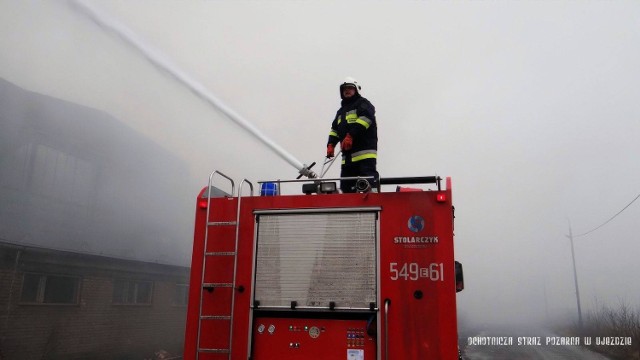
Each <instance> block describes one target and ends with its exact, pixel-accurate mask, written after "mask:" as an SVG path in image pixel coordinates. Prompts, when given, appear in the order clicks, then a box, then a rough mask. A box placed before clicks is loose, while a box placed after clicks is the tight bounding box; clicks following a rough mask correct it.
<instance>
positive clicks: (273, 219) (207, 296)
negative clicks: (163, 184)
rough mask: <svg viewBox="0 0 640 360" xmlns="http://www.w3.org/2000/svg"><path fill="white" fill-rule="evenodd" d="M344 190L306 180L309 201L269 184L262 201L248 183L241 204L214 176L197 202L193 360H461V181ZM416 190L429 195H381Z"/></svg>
mask: <svg viewBox="0 0 640 360" xmlns="http://www.w3.org/2000/svg"><path fill="white" fill-rule="evenodd" d="M335 180H338V179H326V180H325V179H321V180H313V179H312V180H304V182H305V183H303V184H302V188H303V194H299V195H280V194H279V191H278V190H279V189H280V188H281V186H282V185H283V183H286V182H287V181H273V182H259V184H260V188H261V190H260V196H257V195H256V196H254V195H253V184H252V183H251V182H249V181H248V180H246V179H245V180H243V181H242V182H241V183H240V185H239V189H238V191H237V193H236V189H235V182H234V181H233V180H232V179H231V178H229V177H227V176H226V175H224V174H222V173H220V172H218V171H216V172H214V173H212V175H211V177H210V178H209V184H208V186H207V187H205V188H204V189H203V190H202V192H201V193H200V194H199V196H198V199H197V206H196V221H195V238H194V244H193V257H192V265H191V280H190V281H191V283H190V290H189V305H188V313H187V326H186V337H185V352H184V358H185V359H188V360H192V359H201V360H213V359H215V360H218V359H234V360H240V359H242V360H246V359H251V360H288V359H316V360H317V359H322V360H325V359H340V360H374V359H375V360H407V359H412V360H422V359H451V360H454V359H458V345H457V344H458V339H457V325H456V292H457V291H460V290H462V288H463V279H462V266H461V265H460V264H459V263H458V262H455V261H454V252H453V219H454V208H453V206H452V202H451V180H450V178H447V179H446V184H445V185H446V186H445V187H446V188H445V189H443V188H441V178H439V177H436V176H430V177H414V178H386V179H385V178H381V179H379V185H378V187H377V188H376V189H373V190H374V191H371V188H370V187H369V186H368V182H367V181H366V179H360V178H358V188H359V189H360V191H361V192H358V193H351V194H339V193H337V191H336V182H335ZM296 181H299V182H303V181H302V180H291V181H288V182H296ZM220 182H222V183H226V182H228V184H227V185H226V186H229V185H230V188H231V191H230V192H228V193H227V192H224V191H221V190H220V188H218V187H217V186H214V185H213V183H216V185H217V184H218V183H220ZM406 184H426V185H420V186H421V187H425V186H426V189H417V188H406V187H403V186H396V187H391V188H392V189H393V190H395V191H386V192H383V191H381V190H384V189H382V188H381V186H382V185H385V186H384V187H385V188H388V187H389V186H387V185H406ZM287 185H288V186H289V185H291V184H287ZM411 186H414V185H411ZM375 190H378V191H377V192H376V191H375Z"/></svg>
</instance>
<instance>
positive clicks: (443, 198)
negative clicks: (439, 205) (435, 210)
mask: <svg viewBox="0 0 640 360" xmlns="http://www.w3.org/2000/svg"><path fill="white" fill-rule="evenodd" d="M436 201H437V202H445V201H447V195H445V194H443V193H440V194H438V195H436Z"/></svg>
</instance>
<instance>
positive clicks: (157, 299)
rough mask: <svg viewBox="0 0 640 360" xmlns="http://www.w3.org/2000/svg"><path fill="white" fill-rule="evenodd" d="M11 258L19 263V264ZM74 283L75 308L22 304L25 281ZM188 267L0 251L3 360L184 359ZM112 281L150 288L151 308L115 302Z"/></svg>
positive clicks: (23, 250) (12, 248) (26, 249)
mask: <svg viewBox="0 0 640 360" xmlns="http://www.w3.org/2000/svg"><path fill="white" fill-rule="evenodd" d="M16 259H17V260H18V261H16ZM34 272H35V273H37V274H51V275H64V276H74V277H75V276H77V277H79V279H80V280H79V284H80V288H79V290H78V301H77V303H76V304H72V305H67V304H64V305H60V304H35V305H34V304H26V303H24V302H22V301H21V294H22V288H23V280H24V279H25V277H24V275H25V274H32V273H34ZM188 273H189V269H188V268H183V267H177V266H169V265H161V264H152V263H143V262H136V261H129V260H120V259H113V258H106V257H100V256H94V255H85V254H78V253H68V252H60V251H53V250H47V249H40V248H32V247H23V246H16V245H11V244H0V311H1V314H2V315H1V316H0V320H1V322H0V359H2V360H30V359H34V360H35V359H136V360H141V359H145V358H152V357H153V353H154V352H155V351H157V350H166V351H169V353H171V354H176V355H180V354H182V344H183V338H184V326H185V316H186V307H185V306H182V305H176V304H175V292H176V284H186V283H187V280H188ZM116 279H131V280H132V281H136V280H141V281H145V282H147V281H151V282H152V283H153V291H152V297H151V303H150V304H142V305H137V304H133V305H129V304H127V305H122V304H115V303H114V301H113V300H114V284H115V281H116Z"/></svg>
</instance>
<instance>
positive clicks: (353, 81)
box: [340, 76, 362, 96]
mask: <svg viewBox="0 0 640 360" xmlns="http://www.w3.org/2000/svg"><path fill="white" fill-rule="evenodd" d="M345 86H353V87H355V88H356V92H357V93H358V94H360V90H362V86H360V84H358V81H357V80H356V79H354V78H352V77H350V76H347V78H346V79H344V82H343V83H342V84H340V96H342V88H343V87H345Z"/></svg>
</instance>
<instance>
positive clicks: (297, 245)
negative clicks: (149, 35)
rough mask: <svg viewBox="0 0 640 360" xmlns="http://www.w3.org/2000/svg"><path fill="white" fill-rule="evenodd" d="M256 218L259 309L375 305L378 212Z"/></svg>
mask: <svg viewBox="0 0 640 360" xmlns="http://www.w3.org/2000/svg"><path fill="white" fill-rule="evenodd" d="M256 217H257V218H256V220H257V224H258V225H257V232H256V236H257V239H256V264H255V288H254V289H255V293H254V300H255V301H257V304H259V308H261V309H263V308H266V309H269V308H274V309H278V308H290V307H292V304H295V306H296V308H300V309H327V308H333V309H336V310H338V309H351V310H353V309H370V306H371V304H372V303H373V304H375V302H376V291H377V275H376V263H377V249H376V244H377V237H378V220H377V219H378V212H377V211H351V212H345V211H342V212H336V213H331V212H322V213H321V212H318V213H313V212H311V213H304V212H300V213H273V214H269V213H265V214H258V215H256ZM292 302H293V303H292Z"/></svg>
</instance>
